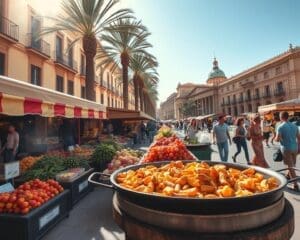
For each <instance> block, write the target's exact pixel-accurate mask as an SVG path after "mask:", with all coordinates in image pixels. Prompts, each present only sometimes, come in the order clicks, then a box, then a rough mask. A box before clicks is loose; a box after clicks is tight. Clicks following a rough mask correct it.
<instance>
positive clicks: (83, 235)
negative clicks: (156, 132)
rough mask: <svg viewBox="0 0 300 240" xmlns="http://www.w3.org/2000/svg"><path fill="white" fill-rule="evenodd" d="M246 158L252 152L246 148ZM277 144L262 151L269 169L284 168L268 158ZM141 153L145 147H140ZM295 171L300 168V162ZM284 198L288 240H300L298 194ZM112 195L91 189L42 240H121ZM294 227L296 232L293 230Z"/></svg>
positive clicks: (215, 155) (215, 156)
mask: <svg viewBox="0 0 300 240" xmlns="http://www.w3.org/2000/svg"><path fill="white" fill-rule="evenodd" d="M248 147H249V153H250V158H251V157H252V156H253V151H252V149H251V147H250V145H249V144H248ZM278 147H279V146H278V144H276V145H274V146H271V147H270V148H267V147H265V156H266V159H267V160H268V162H269V164H270V166H271V167H272V168H273V169H281V168H283V167H284V165H283V164H282V163H274V162H273V161H272V154H273V153H274V151H275V150H276V149H277V148H278ZM212 148H213V150H214V151H216V152H214V153H213V154H212V160H214V161H218V160H219V155H218V152H217V148H216V146H215V145H212ZM143 150H145V146H143ZM235 151H236V147H235V145H234V144H233V145H232V146H230V151H229V162H232V158H231V156H232V155H233V154H234V153H235ZM237 161H238V162H240V163H246V161H245V159H244V153H243V152H241V154H240V155H239V156H238V158H237ZM297 167H298V168H300V159H299V160H298V163H297ZM285 196H286V198H287V199H288V200H289V201H290V202H291V203H292V205H293V206H294V209H295V221H296V222H295V233H294V236H293V237H292V240H299V239H300V228H299V226H300V194H298V193H295V192H293V191H291V190H289V189H286V191H285ZM111 204H112V191H111V190H109V189H103V188H95V190H94V191H93V192H92V193H90V194H89V195H88V196H87V197H86V198H84V199H83V200H82V201H81V202H79V203H78V205H76V206H75V207H74V209H73V210H72V211H71V213H70V217H69V218H67V219H65V220H63V221H62V222H61V223H59V224H58V225H57V226H56V227H55V228H54V229H52V230H51V231H50V232H49V233H48V234H47V235H46V236H45V237H44V238H43V240H66V239H72V240H124V239H125V237H124V233H123V232H122V230H121V229H120V228H119V227H118V226H117V225H116V224H115V223H114V221H113V219H112V206H111ZM297 226H298V228H297Z"/></svg>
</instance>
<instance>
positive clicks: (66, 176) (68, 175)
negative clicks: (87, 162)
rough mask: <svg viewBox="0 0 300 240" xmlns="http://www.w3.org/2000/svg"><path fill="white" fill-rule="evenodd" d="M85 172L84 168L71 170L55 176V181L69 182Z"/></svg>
mask: <svg viewBox="0 0 300 240" xmlns="http://www.w3.org/2000/svg"><path fill="white" fill-rule="evenodd" d="M84 171H85V169H84V168H71V169H68V170H66V171H63V172H61V173H59V174H57V175H56V180H57V181H60V182H69V181H72V180H73V179H74V178H76V177H77V176H79V175H80V174H82V173H83V172H84Z"/></svg>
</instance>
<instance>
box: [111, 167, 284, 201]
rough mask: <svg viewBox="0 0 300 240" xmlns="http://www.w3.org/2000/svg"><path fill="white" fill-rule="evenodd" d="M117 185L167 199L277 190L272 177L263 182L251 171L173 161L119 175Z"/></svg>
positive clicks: (228, 195) (222, 196)
mask: <svg viewBox="0 0 300 240" xmlns="http://www.w3.org/2000/svg"><path fill="white" fill-rule="evenodd" d="M117 182H118V183H119V184H120V185H121V186H123V187H125V188H128V189H130V190H134V191H137V192H144V193H149V194H158V195H162V196H168V197H186V198H188V197H194V198H226V197H244V196H250V195H253V194H257V193H261V192H266V191H269V190H272V189H274V188H277V187H278V185H279V183H278V181H277V180H276V178H274V177H270V178H265V177H264V175H263V174H260V173H257V172H256V171H255V169H254V168H248V169H245V170H239V169H235V168H227V167H226V166H225V165H223V164H215V165H213V166H210V165H208V164H207V163H205V162H192V163H187V164H184V163H183V162H182V161H174V162H171V163H169V164H165V165H163V166H160V167H156V166H147V167H143V168H139V169H137V170H129V171H127V172H122V173H119V174H118V176H117Z"/></svg>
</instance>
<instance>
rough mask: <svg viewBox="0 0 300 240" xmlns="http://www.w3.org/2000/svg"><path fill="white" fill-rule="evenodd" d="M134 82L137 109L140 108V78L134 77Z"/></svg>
mask: <svg viewBox="0 0 300 240" xmlns="http://www.w3.org/2000/svg"><path fill="white" fill-rule="evenodd" d="M133 84H134V104H135V106H134V108H135V111H138V110H139V80H138V77H137V76H134V77H133Z"/></svg>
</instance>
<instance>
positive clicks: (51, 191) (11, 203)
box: [0, 179, 64, 214]
mask: <svg viewBox="0 0 300 240" xmlns="http://www.w3.org/2000/svg"><path fill="white" fill-rule="evenodd" d="M63 190H64V189H63V187H62V186H61V185H60V184H59V183H58V182H56V181H54V180H47V181H45V182H44V181H41V180H39V179H35V180H32V181H29V182H26V183H24V184H22V185H20V186H19V187H18V188H17V189H16V190H15V191H13V192H10V193H0V213H15V214H27V213H28V212H29V211H30V210H32V209H34V208H37V207H39V206H41V205H42V204H43V203H45V202H47V201H49V200H50V199H51V198H53V197H54V196H56V195H58V194H59V193H61V192H62V191H63Z"/></svg>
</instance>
